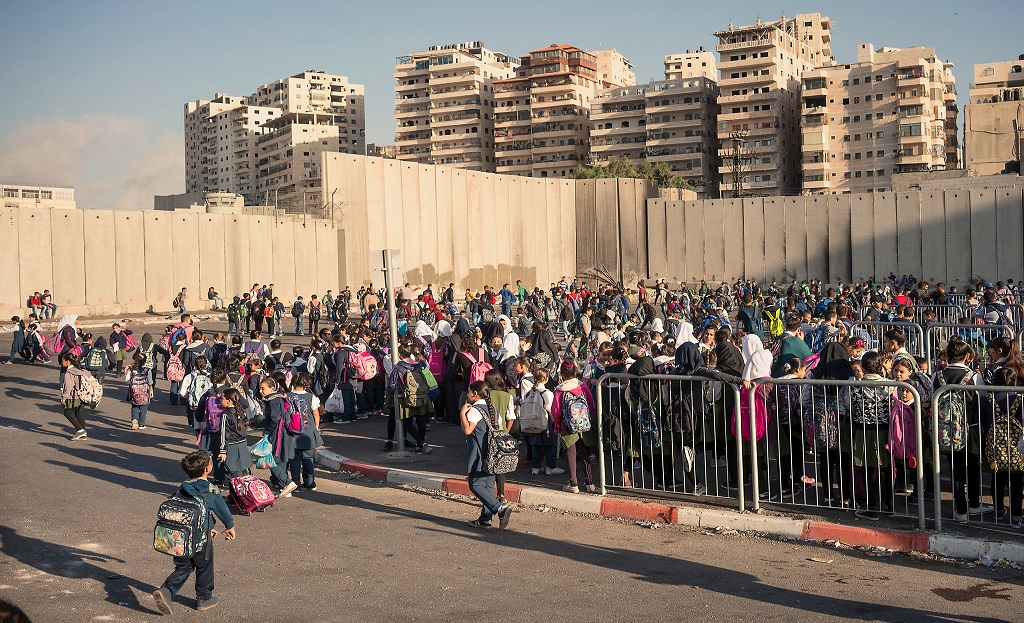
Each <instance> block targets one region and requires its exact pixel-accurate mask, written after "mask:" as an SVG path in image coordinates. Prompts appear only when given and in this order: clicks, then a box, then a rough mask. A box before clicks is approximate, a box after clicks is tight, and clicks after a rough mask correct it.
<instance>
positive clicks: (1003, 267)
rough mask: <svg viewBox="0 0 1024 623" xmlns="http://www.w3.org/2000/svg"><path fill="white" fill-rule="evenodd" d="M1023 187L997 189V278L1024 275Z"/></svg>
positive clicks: (1003, 278)
mask: <svg viewBox="0 0 1024 623" xmlns="http://www.w3.org/2000/svg"><path fill="white" fill-rule="evenodd" d="M1022 209H1024V205H1022V200H1021V189H1019V188H1018V189H1009V188H1000V189H998V190H996V210H997V211H996V223H997V225H998V234H997V238H998V253H997V254H996V260H997V262H996V269H997V273H996V278H997V279H1001V280H1003V281H1005V280H1006V279H1014V280H1015V281H1016V280H1019V279H1020V276H1021V275H1024V246H1022V245H1024V224H1022V222H1021V218H1022V216H1024V214H1022Z"/></svg>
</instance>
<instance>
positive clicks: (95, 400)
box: [77, 374, 103, 408]
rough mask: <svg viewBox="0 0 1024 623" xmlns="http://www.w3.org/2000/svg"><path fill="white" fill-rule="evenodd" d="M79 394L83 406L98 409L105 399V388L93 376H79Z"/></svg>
mask: <svg viewBox="0 0 1024 623" xmlns="http://www.w3.org/2000/svg"><path fill="white" fill-rule="evenodd" d="M78 378H79V381H78V388H77V394H78V399H79V400H81V401H82V404H84V405H88V406H90V407H93V408H95V407H97V406H99V404H100V400H102V399H103V386H102V385H100V382H99V381H97V380H96V379H95V378H94V377H93V376H92V375H91V374H81V375H79V377H78Z"/></svg>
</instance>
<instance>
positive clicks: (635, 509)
mask: <svg viewBox="0 0 1024 623" xmlns="http://www.w3.org/2000/svg"><path fill="white" fill-rule="evenodd" d="M315 460H316V462H317V464H319V465H321V466H322V467H325V468H327V469H329V470H332V471H336V472H350V473H356V474H362V475H363V476H366V477H367V478H370V479H373V480H379V481H381V482H386V483H387V484H390V485H410V486H414V487H421V488H423V489H428V490H432V491H441V492H445V493H457V494H461V495H472V493H471V492H470V490H469V483H468V482H467V481H466V479H465V478H446V477H444V476H436V475H431V474H422V473H419V472H412V471H407V470H401V469H392V468H388V467H380V466H377V465H370V464H368V463H361V462H359V461H354V460H352V459H349V458H347V457H344V456H341V455H340V454H337V453H334V452H330V451H327V450H321V451H318V452H317V453H316V457H315ZM505 497H506V498H507V499H508V500H509V501H510V502H518V503H520V504H524V505H529V506H541V505H544V506H548V507H551V508H555V509H558V510H562V511H568V512H571V513H586V514H590V515H597V516H600V517H611V518H616V519H627V520H634V521H645V522H652V523H665V524H678V525H683V526H690V527H693V528H705V529H719V528H720V529H731V530H736V531H739V532H764V533H768V534H772V535H776V536H781V537H787V538H793V539H800V540H804V541H828V540H835V541H840V542H842V543H844V544H847V545H854V546H864V547H884V548H886V549H890V550H895V551H900V552H921V553H928V554H936V555H939V556H948V557H952V558H964V559H968V560H977V559H979V558H982V557H988V558H991V559H992V560H1000V559H1005V560H1008V561H1010V562H1016V563H1024V543H1012V542H1005V541H985V540H982V539H972V538H964V537H957V536H951V535H947V534H936V533H927V532H913V531H909V530H893V529H889V528H870V527H864V526H848V525H843V524H837V523H831V522H827V521H808V520H803V519H793V518H789V517H770V516H766V515H755V514H752V513H737V512H736V511H730V510H720V509H709V508H701V507H688V506H672V505H668V504H659V503H653V502H641V501H638V500H623V499H620V498H609V497H602V496H598V495H578V494H573V493H564V492H561V491H553V490H551V489H544V488H540V487H522V486H518V485H511V484H510V485H506V486H505Z"/></svg>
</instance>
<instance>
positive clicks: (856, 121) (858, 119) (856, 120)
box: [853, 115, 860, 123]
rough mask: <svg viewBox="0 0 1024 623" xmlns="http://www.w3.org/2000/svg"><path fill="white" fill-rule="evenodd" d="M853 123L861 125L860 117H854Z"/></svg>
mask: <svg viewBox="0 0 1024 623" xmlns="http://www.w3.org/2000/svg"><path fill="white" fill-rule="evenodd" d="M853 122H854V123H860V115H854V116H853Z"/></svg>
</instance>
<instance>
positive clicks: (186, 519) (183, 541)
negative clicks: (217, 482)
mask: <svg viewBox="0 0 1024 623" xmlns="http://www.w3.org/2000/svg"><path fill="white" fill-rule="evenodd" d="M207 515H208V511H207V509H206V502H205V501H204V500H203V498H201V497H200V498H197V497H192V496H191V495H189V494H187V493H185V492H184V491H182V490H181V489H179V490H178V492H177V493H175V494H174V495H173V496H172V497H171V498H170V499H168V500H167V501H165V502H164V503H163V504H161V505H160V508H159V509H157V512H156V527H154V528H153V549H155V550H156V551H158V552H161V553H163V554H167V555H168V556H178V557H181V558H191V557H192V556H195V555H196V554H198V553H199V552H201V551H202V549H203V547H204V546H205V545H206V540H207V538H209V530H208V529H207V521H208V520H207Z"/></svg>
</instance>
